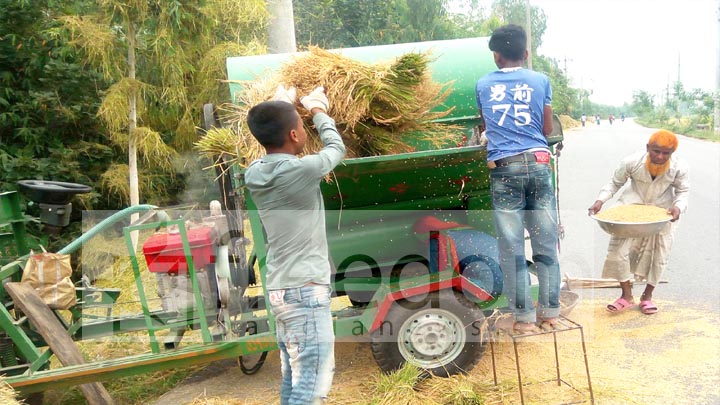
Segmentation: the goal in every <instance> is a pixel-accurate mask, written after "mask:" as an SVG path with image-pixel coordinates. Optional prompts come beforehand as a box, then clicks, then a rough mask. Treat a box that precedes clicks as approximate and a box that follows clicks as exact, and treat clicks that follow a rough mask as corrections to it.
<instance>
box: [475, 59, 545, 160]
mask: <svg viewBox="0 0 720 405" xmlns="http://www.w3.org/2000/svg"><path fill="white" fill-rule="evenodd" d="M475 95H476V97H477V104H478V108H479V109H480V110H481V111H482V115H483V120H484V121H485V130H486V132H485V135H486V136H487V139H488V147H487V148H488V161H493V160H498V159H502V158H505V157H508V156H513V155H517V154H519V153H522V152H525V151H527V150H531V149H532V150H538V149H549V148H548V144H547V140H546V139H545V136H544V135H543V131H542V128H543V111H544V109H545V105H550V102H551V101H552V89H551V88H550V79H549V78H548V77H547V76H546V75H544V74H542V73H539V72H535V71H532V70H528V69H523V68H510V69H501V70H497V71H495V72H492V73H489V74H487V75H486V76H484V77H483V78H481V79H480V80H478V82H477V86H476V87H475Z"/></svg>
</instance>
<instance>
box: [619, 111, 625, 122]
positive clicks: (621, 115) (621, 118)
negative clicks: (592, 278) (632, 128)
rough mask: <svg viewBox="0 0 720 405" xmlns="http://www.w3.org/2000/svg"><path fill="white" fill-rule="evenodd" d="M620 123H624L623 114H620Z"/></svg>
mask: <svg viewBox="0 0 720 405" xmlns="http://www.w3.org/2000/svg"><path fill="white" fill-rule="evenodd" d="M620 122H625V113H620Z"/></svg>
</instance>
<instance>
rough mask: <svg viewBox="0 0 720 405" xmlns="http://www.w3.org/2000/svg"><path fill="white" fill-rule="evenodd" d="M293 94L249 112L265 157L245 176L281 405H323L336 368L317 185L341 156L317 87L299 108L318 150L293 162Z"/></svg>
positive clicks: (296, 130)
mask: <svg viewBox="0 0 720 405" xmlns="http://www.w3.org/2000/svg"><path fill="white" fill-rule="evenodd" d="M294 99H295V91H294V89H290V90H285V88H284V87H282V86H281V87H279V88H278V91H277V92H276V95H275V100H272V101H266V102H262V103H260V104H258V105H256V106H254V107H253V108H251V109H250V111H249V113H248V118H247V120H248V127H249V128H250V132H251V133H252V134H253V136H254V137H255V138H256V139H257V140H258V142H260V144H261V145H262V146H263V147H264V148H265V150H266V152H267V155H265V156H264V157H262V158H260V159H258V160H255V161H254V162H252V163H251V164H250V166H248V168H247V170H246V171H245V184H246V187H247V188H248V190H249V191H250V195H251V197H252V199H253V201H254V202H255V204H256V206H257V208H258V213H259V215H260V219H261V221H262V224H263V227H264V228H265V233H266V235H267V251H268V255H267V279H266V286H265V287H266V288H267V290H268V296H269V300H270V303H269V306H270V310H271V311H272V312H273V314H274V315H275V320H276V329H277V340H278V348H279V349H280V358H281V371H282V377H283V379H282V386H281V389H280V402H281V404H314V403H322V402H323V400H324V399H325V398H326V397H327V394H328V392H329V391H330V385H331V384H332V378H333V374H334V369H335V357H334V351H333V346H334V342H335V337H334V333H333V322H332V314H331V312H330V293H331V291H330V271H331V269H330V263H329V260H328V248H327V238H326V235H325V213H324V211H325V206H324V203H323V199H322V195H321V194H320V181H322V179H323V177H325V175H327V174H328V173H330V171H332V170H333V168H335V166H337V165H338V163H340V161H342V159H343V157H344V156H345V146H344V144H343V142H342V138H341V137H340V134H339V133H338V131H337V129H336V127H335V121H334V120H333V119H332V118H330V117H329V116H328V115H327V113H326V112H327V110H328V105H329V103H328V99H327V97H326V96H325V92H324V90H323V88H322V87H318V88H317V89H315V90H314V91H313V92H312V93H310V94H309V95H307V96H305V97H303V98H302V99H301V100H300V102H301V103H302V105H303V106H304V107H305V108H306V109H307V110H309V111H310V112H311V113H312V114H313V123H314V124H315V127H316V128H317V130H318V133H319V134H320V139H321V140H322V142H323V145H324V147H323V149H322V150H321V151H320V152H318V153H317V154H313V155H306V156H303V157H298V156H297V155H298V154H300V153H301V152H302V151H303V149H304V148H305V143H306V141H307V133H306V132H305V129H304V127H303V122H302V119H301V118H300V115H299V114H298V112H297V110H296V109H295V106H294V101H295V100H294Z"/></svg>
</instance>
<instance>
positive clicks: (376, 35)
mask: <svg viewBox="0 0 720 405" xmlns="http://www.w3.org/2000/svg"><path fill="white" fill-rule="evenodd" d="M293 4H294V12H295V22H296V23H295V26H296V35H297V39H298V43H300V44H301V45H307V44H316V45H319V46H322V47H324V48H342V47H356V46H369V45H385V44H394V43H405V42H418V41H431V40H441V39H451V38H456V37H457V30H456V26H455V25H454V24H453V22H452V20H451V17H450V16H449V15H448V12H447V9H446V6H447V1H446V0H389V1H387V0H386V1H380V0H295V1H294V2H293Z"/></svg>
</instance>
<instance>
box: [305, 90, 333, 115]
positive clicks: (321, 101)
mask: <svg viewBox="0 0 720 405" xmlns="http://www.w3.org/2000/svg"><path fill="white" fill-rule="evenodd" d="M300 102H301V103H302V105H303V107H305V108H306V109H307V110H308V111H310V112H312V113H315V111H313V109H316V108H317V109H320V110H322V111H324V112H327V110H328V109H329V108H330V102H329V101H328V98H327V96H326V95H325V89H324V88H322V87H317V88H316V89H315V90H313V91H312V92H311V93H310V94H308V95H307V96H305V97H302V98H301V99H300Z"/></svg>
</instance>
